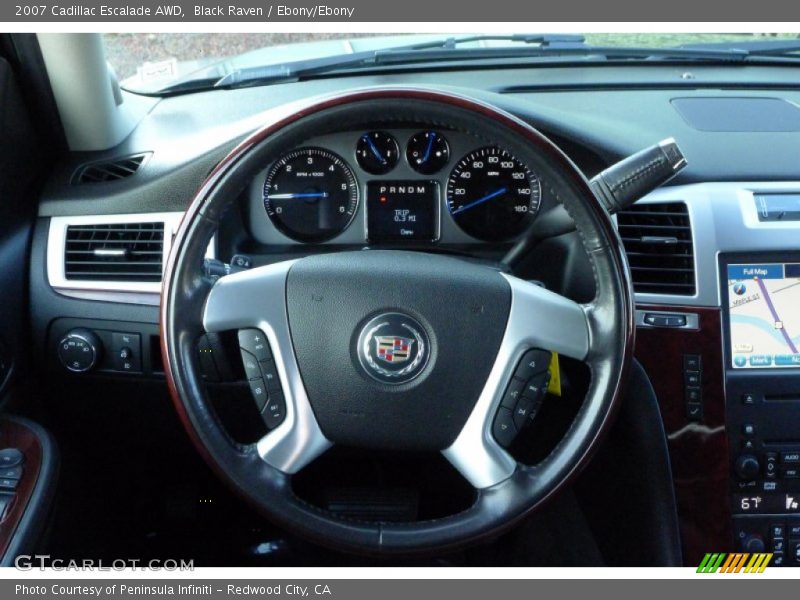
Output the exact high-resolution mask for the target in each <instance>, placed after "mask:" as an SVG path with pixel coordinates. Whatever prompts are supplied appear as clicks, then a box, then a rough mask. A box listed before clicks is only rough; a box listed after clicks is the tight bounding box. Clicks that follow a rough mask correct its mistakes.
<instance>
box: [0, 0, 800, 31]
mask: <svg viewBox="0 0 800 600" xmlns="http://www.w3.org/2000/svg"><path fill="white" fill-rule="evenodd" d="M797 6H798V5H797V4H796V3H792V2H786V1H785V0H761V1H760V2H758V5H757V8H755V6H754V5H753V3H752V2H747V3H745V2H743V1H742V0H729V1H728V2H725V3H720V2H717V1H714V0H700V1H697V0H673V1H672V2H641V1H640V0H605V1H603V2H591V1H588V0H559V1H558V2H545V1H541V0H540V1H538V2H532V1H528V2H525V1H520V0H491V2H486V1H478V0H460V1H458V2H456V1H450V2H442V1H440V2H429V1H428V0H403V1H402V2H397V1H384V2H376V1H375V0H330V1H328V2H319V1H317V2H314V1H310V0H309V1H298V0H287V1H286V2H270V1H264V0H233V1H230V0H229V1H226V2H220V3H216V2H212V1H208V2H205V1H204V2H198V1H197V0H171V1H166V2H156V1H152V0H131V1H130V2H121V1H112V0H105V1H103V0H99V1H98V0H63V1H61V0H55V1H51V0H45V1H39V2H37V1H34V2H30V1H27V0H25V1H22V0H17V1H16V2H15V1H14V0H11V1H10V2H5V1H4V2H2V3H0V20H2V21H3V22H8V23H14V22H17V23H21V22H34V23H46V22H51V23H52V22H108V23H113V22H143V23H145V22H176V23H179V22H205V23H219V22H239V23H258V22H264V23H266V22H292V23H326V22H327V23H341V22H397V21H402V22H415V21H416V22H437V23H454V22H456V23H458V22H460V23H485V22H515V23H520V22H530V23H535V22H544V21H547V22H554V21H559V22H570V21H579V22H582V21H586V22H598V21H600V22H719V21H724V22H728V23H731V24H733V23H735V22H749V21H753V20H755V19H757V20H758V21H760V22H766V21H774V22H787V21H797V20H800V9H798V8H797ZM733 30H735V27H734V29H732V31H733Z"/></svg>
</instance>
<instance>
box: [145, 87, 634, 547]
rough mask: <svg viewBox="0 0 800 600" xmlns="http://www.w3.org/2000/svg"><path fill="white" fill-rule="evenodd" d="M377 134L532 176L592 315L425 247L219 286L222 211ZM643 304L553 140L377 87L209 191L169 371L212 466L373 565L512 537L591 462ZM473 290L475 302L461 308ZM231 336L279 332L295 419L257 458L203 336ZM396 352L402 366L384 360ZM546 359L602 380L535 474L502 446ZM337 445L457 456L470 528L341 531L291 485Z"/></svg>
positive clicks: (332, 99)
mask: <svg viewBox="0 0 800 600" xmlns="http://www.w3.org/2000/svg"><path fill="white" fill-rule="evenodd" d="M378 122H380V123H383V124H386V123H387V122H389V123H392V124H397V125H398V126H400V125H403V124H406V125H408V124H411V123H413V124H415V125H420V124H423V125H424V126H431V127H435V126H439V127H448V128H451V129H457V130H460V131H463V132H467V133H469V134H470V135H472V136H474V137H476V138H478V139H480V140H485V141H486V143H487V144H496V145H499V146H501V147H504V148H507V149H508V150H509V151H510V152H512V153H513V154H514V155H515V156H517V157H518V158H520V159H521V160H522V161H523V162H525V163H526V164H529V165H531V166H532V167H534V168H535V169H536V171H537V172H538V173H539V174H540V177H541V180H542V182H543V184H544V182H547V183H548V184H549V186H550V188H551V190H553V193H554V194H556V193H557V196H558V200H559V201H560V202H561V203H562V204H563V206H564V207H565V208H566V209H567V211H568V212H569V213H570V215H571V217H572V218H573V220H574V221H575V224H576V228H577V231H578V233H579V235H580V239H581V240H582V243H583V248H584V250H585V252H586V254H587V256H588V258H589V261H590V263H591V266H592V272H593V274H594V284H595V290H596V293H595V297H594V299H593V300H592V301H591V302H589V303H585V304H579V303H576V302H574V301H572V300H570V299H568V298H566V297H564V296H561V295H558V294H556V293H553V292H551V291H548V290H546V289H544V288H542V287H541V286H539V285H535V284H533V283H529V282H527V281H524V280H522V279H519V278H516V277H514V276H511V275H508V274H505V273H502V272H500V271H499V270H497V269H492V268H490V267H487V266H485V265H480V264H475V263H471V262H467V261H465V260H461V259H459V258H456V257H450V256H443V255H433V254H428V253H422V252H410V251H392V250H361V251H357V252H341V253H332V254H322V255H316V256H310V257H308V258H303V259H300V260H293V261H286V262H280V263H277V264H272V265H268V266H264V267H258V268H253V269H251V270H248V271H243V272H239V273H235V274H232V275H228V276H225V277H223V278H221V279H219V280H217V281H216V282H211V281H209V280H208V279H207V278H206V277H204V276H203V274H202V270H201V264H202V261H203V257H204V254H205V252H206V248H207V246H208V243H209V240H210V239H211V237H212V235H213V234H214V233H215V231H216V229H217V226H218V225H219V222H220V217H221V215H222V214H223V213H224V211H225V210H226V208H228V207H229V205H230V204H231V203H232V202H233V201H234V199H235V198H237V197H239V195H240V194H241V192H242V191H243V190H244V189H245V188H246V186H247V185H248V184H249V183H250V182H251V181H252V180H253V178H254V177H255V176H256V174H257V173H258V172H260V171H261V170H263V169H264V167H265V166H267V165H269V164H270V163H271V162H272V161H274V160H276V159H277V157H278V156H279V155H280V154H281V153H282V152H284V151H286V150H287V149H290V148H294V147H297V146H298V145H300V144H302V143H303V142H304V141H305V140H307V139H309V138H310V137H312V136H318V135H320V134H324V133H328V132H332V131H337V130H343V129H344V128H348V127H361V126H363V125H364V124H365V123H378ZM556 190H557V192H556ZM631 289H632V288H631V285H630V282H629V279H628V269H627V264H626V261H625V257H624V254H623V252H622V245H621V242H620V240H619V237H618V235H617V233H616V229H615V227H614V226H613V223H612V221H611V219H610V217H609V215H608V213H607V212H606V211H605V210H604V209H603V208H602V206H601V204H600V203H599V201H598V200H597V198H596V197H595V195H594V193H593V192H592V191H591V189H590V187H589V186H588V184H587V181H586V179H585V178H584V176H583V175H582V174H581V173H580V172H579V171H578V169H577V168H576V167H575V166H574V165H573V164H572V162H570V160H569V159H568V158H567V157H566V156H565V155H564V154H563V153H562V152H561V151H560V150H559V149H558V148H557V147H556V146H555V145H554V144H552V143H551V142H550V141H549V140H548V139H547V138H545V137H544V136H543V135H542V134H541V133H539V132H538V131H536V130H535V129H534V128H532V127H531V126H530V125H528V124H526V123H525V122H523V121H521V120H520V119H517V118H516V117H514V116H512V115H510V114H508V113H506V112H504V111H502V110H499V109H497V108H495V107H492V106H490V105H488V104H484V103H481V102H478V101H475V100H472V99H469V98H466V97H462V96H460V95H457V94H453V93H445V92H441V91H432V90H427V89H409V88H375V89H365V90H360V91H356V92H350V93H343V94H339V95H334V96H329V97H326V98H324V99H321V100H320V99H317V100H313V101H308V102H306V103H304V104H303V105H296V106H294V107H293V108H292V110H291V111H287V112H286V113H285V114H284V116H282V117H281V118H279V119H276V120H275V121H274V122H272V123H271V124H269V125H267V126H265V127H264V128H263V129H261V130H259V131H257V132H256V133H254V134H253V135H252V136H250V137H249V138H248V139H247V140H246V141H244V142H243V143H241V144H240V145H239V146H238V147H237V148H236V149H234V150H233V151H232V152H231V153H230V154H229V155H228V156H227V157H226V158H225V159H224V160H222V162H220V163H219V165H218V166H217V167H216V168H215V169H214V171H213V172H212V173H211V174H210V175H209V177H208V178H207V180H206V181H205V182H204V183H203V185H202V187H201V188H200V190H199V192H198V193H197V196H196V197H195V198H194V201H193V202H192V203H191V206H190V207H189V209H188V211H187V213H186V216H185V218H184V220H183V222H182V224H181V226H180V228H179V230H178V232H177V235H176V238H175V240H174V244H173V247H172V252H171V255H170V257H169V261H168V264H167V267H166V273H165V280H164V286H163V296H162V302H161V343H162V347H163V356H164V366H165V372H166V374H167V381H168V384H169V388H170V391H171V395H172V398H173V401H174V404H175V407H176V409H177V411H178V413H179V415H180V417H181V419H182V422H183V424H184V425H185V427H186V429H187V431H188V432H189V434H190V436H191V438H192V440H193V441H194V443H195V444H196V446H197V448H198V450H199V451H200V452H201V454H202V455H203V456H204V458H205V459H206V460H207V461H208V463H209V464H210V465H211V466H212V468H213V469H214V470H215V471H216V472H217V474H218V475H219V476H220V477H221V478H222V479H223V480H224V481H226V482H227V483H228V484H229V485H230V486H231V487H232V488H233V489H234V490H235V491H236V492H238V493H239V494H240V495H241V496H243V497H244V498H245V499H247V500H248V501H249V502H250V503H251V504H252V505H254V506H255V507H256V508H257V509H259V510H260V511H261V512H262V513H263V514H264V515H266V516H267V517H269V518H270V519H272V520H274V521H275V522H277V523H278V524H279V525H281V526H283V527H285V528H286V529H288V530H290V531H293V532H296V533H299V534H302V535H304V536H305V537H307V538H310V539H311V540H312V541H316V542H318V543H320V544H323V545H326V546H332V547H335V548H338V549H342V550H347V551H354V552H360V553H371V554H410V553H418V552H423V551H425V552H432V551H441V550H445V549H453V548H455V547H458V546H461V545H465V544H468V543H472V542H475V541H478V540H480V539H483V538H486V537H487V536H492V535H495V534H498V533H500V532H501V531H503V530H505V529H506V528H508V527H510V526H511V525H512V524H514V523H515V522H517V521H518V520H519V519H521V518H523V517H524V516H525V515H527V514H529V513H530V512H531V511H532V510H534V509H535V508H536V507H537V506H538V505H540V504H541V503H542V502H544V501H545V500H547V499H548V498H549V497H551V496H553V494H555V493H556V491H558V490H559V489H560V488H561V487H563V486H564V485H565V484H566V483H567V482H568V481H569V480H570V479H571V478H572V477H573V476H574V475H575V474H576V473H577V472H578V471H579V469H580V468H581V467H582V466H583V465H584V464H585V463H586V462H587V459H588V458H589V457H590V455H591V453H592V451H593V450H594V449H595V448H596V446H597V444H598V440H599V439H600V437H601V435H602V434H603V433H604V431H606V430H607V428H608V426H609V424H610V420H611V418H612V415H613V413H614V409H615V407H616V405H617V403H618V400H619V397H620V390H621V385H622V383H623V381H624V378H625V374H626V371H627V369H628V366H629V363H630V360H631V351H632V347H633V334H634V322H633V299H632V292H631ZM456 293H458V296H459V298H461V299H466V300H463V301H460V302H450V301H449V300H451V299H453V297H454V295H455V294H456ZM226 330H240V331H241V330H249V331H257V332H260V333H263V334H265V336H266V340H267V342H268V347H269V349H270V351H271V354H272V360H273V361H274V366H275V368H276V372H277V375H278V378H279V384H280V386H279V387H280V389H281V391H282V394H283V400H284V402H285V414H284V415H283V420H282V422H281V423H280V424H279V425H278V426H277V427H275V428H274V429H272V430H271V431H269V432H268V433H267V434H266V435H265V436H264V437H263V438H261V439H260V440H259V441H258V442H257V443H254V444H250V445H242V444H239V443H237V442H235V441H234V440H232V439H231V437H230V436H229V435H228V434H227V432H226V431H225V429H224V428H223V426H222V425H221V423H220V421H219V420H218V418H217V416H216V414H215V412H214V410H213V408H212V406H211V404H210V402H209V399H208V397H207V395H206V391H205V389H204V384H203V381H202V378H201V374H200V373H201V371H200V366H199V359H198V356H197V353H196V344H197V340H198V338H199V336H201V335H202V334H203V333H204V332H221V331H226ZM379 334H381V335H379ZM378 337H380V340H379V339H378ZM398 340H399V341H398ZM373 342H375V343H374V344H373ZM381 344H383V346H381ZM381 347H382V348H383V352H384V354H383V358H384V359H385V357H386V353H387V352H388V353H389V354H392V356H393V358H395V359H397V362H396V363H395V364H391V363H390V362H389V361H387V360H380V361H378V360H376V357H377V356H378V354H376V353H380V348H381ZM531 349H545V350H549V351H554V352H558V353H560V354H562V355H565V356H569V357H572V358H574V359H578V360H580V361H583V362H584V363H586V364H587V365H588V367H589V369H590V371H591V378H590V383H589V385H588V391H587V395H586V397H585V399H584V401H583V403H582V405H581V408H580V409H579V411H578V413H577V415H576V416H575V418H574V421H573V422H572V424H571V426H570V428H569V429H568V431H567V432H566V434H565V435H564V437H563V439H562V440H561V441H560V442H559V443H558V444H557V445H556V447H555V448H554V449H553V450H552V452H551V453H550V454H549V456H547V458H545V459H544V460H542V461H541V462H540V463H538V464H536V465H533V466H528V465H523V464H518V463H517V461H516V460H515V459H514V458H513V457H512V456H511V455H510V454H509V453H508V452H507V451H506V450H505V448H504V447H503V446H501V445H500V443H498V441H497V439H496V437H495V435H496V432H495V431H493V426H494V423H495V419H496V415H497V414H498V411H501V410H505V409H504V408H503V407H502V405H501V403H502V402H503V399H502V397H503V394H504V390H505V389H506V386H507V384H508V383H509V381H511V378H512V375H513V373H514V371H515V369H517V368H518V365H519V364H520V361H521V359H522V357H523V356H525V355H526V354H525V353H526V352H528V351H530V350H531ZM379 363H380V364H379ZM275 389H277V388H275ZM334 444H342V445H346V446H349V447H358V448H363V449H390V450H393V451H397V452H404V451H408V452H419V451H436V452H441V453H442V454H443V455H444V457H445V458H446V459H447V460H448V461H449V462H450V463H451V464H452V466H453V467H455V469H457V470H458V471H459V472H460V473H461V474H462V475H463V477H464V478H465V479H466V480H467V481H468V482H469V483H470V484H471V485H472V486H473V487H474V488H475V491H476V493H475V502H474V503H473V504H472V506H471V507H470V508H468V509H466V510H464V511H462V512H460V513H458V514H453V515H450V516H446V517H444V518H438V519H435V520H428V521H418V522H408V523H388V522H366V521H358V520H352V519H343V518H341V517H337V516H334V515H333V514H331V513H328V512H327V511H325V510H323V509H321V508H319V507H316V506H314V505H311V504H310V503H307V502H306V501H304V500H303V499H301V498H299V497H298V496H296V495H295V494H294V493H293V490H292V484H291V480H292V476H293V474H295V473H297V472H298V471H300V470H301V469H302V468H303V467H305V466H306V465H308V464H309V463H310V462H311V461H313V460H314V459H315V458H317V457H318V456H320V455H321V454H322V453H324V452H325V451H326V450H327V449H329V448H330V447H331V446H332V445H334Z"/></svg>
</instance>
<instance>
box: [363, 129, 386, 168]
mask: <svg viewBox="0 0 800 600" xmlns="http://www.w3.org/2000/svg"><path fill="white" fill-rule="evenodd" d="M364 140H365V141H366V142H367V144H368V145H369V149H370V150H372V153H373V154H374V155H375V158H377V159H378V160H379V161H381V162H382V163H385V162H386V159H385V158H383V157H382V156H381V153H380V152H379V151H378V148H377V146H375V144H374V143H373V141H372V138H371V137H369V136H368V135H365V136H364Z"/></svg>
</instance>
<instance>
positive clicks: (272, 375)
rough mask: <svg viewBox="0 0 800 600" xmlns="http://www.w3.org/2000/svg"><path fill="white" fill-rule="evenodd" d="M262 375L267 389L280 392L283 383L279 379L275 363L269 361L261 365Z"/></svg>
mask: <svg viewBox="0 0 800 600" xmlns="http://www.w3.org/2000/svg"><path fill="white" fill-rule="evenodd" d="M261 375H262V376H263V377H264V381H265V382H266V384H267V389H268V390H270V391H272V390H276V391H280V389H281V382H280V379H279V378H278V370H277V369H276V368H275V361H273V360H268V361H265V362H262V363H261Z"/></svg>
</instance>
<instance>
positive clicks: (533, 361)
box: [514, 350, 551, 380]
mask: <svg viewBox="0 0 800 600" xmlns="http://www.w3.org/2000/svg"><path fill="white" fill-rule="evenodd" d="M550 358H551V355H550V353H549V352H548V351H547V350H528V351H527V352H526V353H525V354H524V355H523V356H522V360H521V361H520V362H519V365H518V366H517V370H516V371H515V372H514V376H515V377H519V378H520V379H523V380H526V379H529V378H530V377H532V376H534V375H537V374H539V373H543V372H546V371H547V368H548V367H549V366H550Z"/></svg>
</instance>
